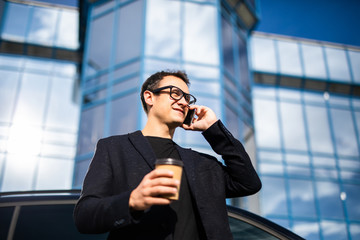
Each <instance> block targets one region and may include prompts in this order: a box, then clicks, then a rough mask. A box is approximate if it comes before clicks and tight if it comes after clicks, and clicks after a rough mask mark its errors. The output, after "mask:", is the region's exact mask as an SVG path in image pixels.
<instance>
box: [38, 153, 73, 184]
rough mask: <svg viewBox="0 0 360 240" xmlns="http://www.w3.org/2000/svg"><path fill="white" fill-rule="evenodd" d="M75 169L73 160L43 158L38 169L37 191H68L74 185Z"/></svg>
mask: <svg viewBox="0 0 360 240" xmlns="http://www.w3.org/2000/svg"><path fill="white" fill-rule="evenodd" d="M59 169H61V171H59ZM73 169H74V161H72V160H64V159H54V158H42V159H41V160H40V162H39V167H38V173H37V178H36V186H35V188H36V190H48V189H67V188H68V187H69V186H71V185H72V177H73Z"/></svg>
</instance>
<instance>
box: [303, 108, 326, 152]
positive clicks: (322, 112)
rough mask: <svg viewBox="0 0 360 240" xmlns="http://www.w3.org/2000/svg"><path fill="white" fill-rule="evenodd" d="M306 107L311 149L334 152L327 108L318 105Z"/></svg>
mask: <svg viewBox="0 0 360 240" xmlns="http://www.w3.org/2000/svg"><path fill="white" fill-rule="evenodd" d="M305 108H306V119H307V123H308V134H309V137H310V146H311V150H312V151H314V152H323V153H333V146H332V142H331V135H330V126H329V122H328V116H327V112H326V109H325V108H322V107H316V106H306V107H305Z"/></svg>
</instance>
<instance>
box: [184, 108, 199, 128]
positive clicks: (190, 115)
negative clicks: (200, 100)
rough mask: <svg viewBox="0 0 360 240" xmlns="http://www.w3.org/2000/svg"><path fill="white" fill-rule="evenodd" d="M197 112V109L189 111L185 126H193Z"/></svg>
mask: <svg viewBox="0 0 360 240" xmlns="http://www.w3.org/2000/svg"><path fill="white" fill-rule="evenodd" d="M195 110H196V109H189V111H188V113H187V115H186V117H185V120H184V124H186V125H189V126H190V125H191V123H192V121H193V119H194V115H195Z"/></svg>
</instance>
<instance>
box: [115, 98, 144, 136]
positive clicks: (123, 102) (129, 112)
mask: <svg viewBox="0 0 360 240" xmlns="http://www.w3.org/2000/svg"><path fill="white" fill-rule="evenodd" d="M138 101H139V98H138V95H137V94H130V95H127V96H124V97H120V98H117V99H115V100H114V101H112V104H111V120H110V134H111V135H116V134H125V133H128V132H133V131H135V130H136V128H137V121H136V119H137V114H138V107H137V106H138V105H137V104H136V103H137V102H138ZM130 103H131V104H130Z"/></svg>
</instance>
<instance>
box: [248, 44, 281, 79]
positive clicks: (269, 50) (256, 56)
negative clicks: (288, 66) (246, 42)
mask: <svg viewBox="0 0 360 240" xmlns="http://www.w3.org/2000/svg"><path fill="white" fill-rule="evenodd" d="M251 56H252V67H253V68H254V70H257V71H264V72H273V73H275V72H277V71H278V70H277V67H276V54H275V46H274V41H273V40H271V39H265V38H257V37H253V38H252V40H251Z"/></svg>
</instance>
